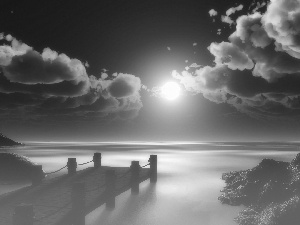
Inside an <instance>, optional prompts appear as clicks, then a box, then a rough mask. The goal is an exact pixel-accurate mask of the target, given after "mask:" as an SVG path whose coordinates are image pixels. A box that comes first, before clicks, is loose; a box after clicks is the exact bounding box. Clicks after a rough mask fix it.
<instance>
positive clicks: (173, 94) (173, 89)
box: [161, 82, 181, 100]
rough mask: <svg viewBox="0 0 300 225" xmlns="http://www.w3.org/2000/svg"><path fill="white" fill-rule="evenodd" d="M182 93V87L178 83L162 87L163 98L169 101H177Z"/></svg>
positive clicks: (166, 84)
mask: <svg viewBox="0 0 300 225" xmlns="http://www.w3.org/2000/svg"><path fill="white" fill-rule="evenodd" d="M180 92H181V89H180V86H179V85H178V84H177V83H176V82H167V83H165V84H164V85H163V86H162V87H161V97H163V98H164V99H167V100H175V99H176V98H178V97H179V95H180Z"/></svg>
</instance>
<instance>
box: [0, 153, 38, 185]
mask: <svg viewBox="0 0 300 225" xmlns="http://www.w3.org/2000/svg"><path fill="white" fill-rule="evenodd" d="M35 165H36V164H35V163H33V162H32V161H30V159H28V158H27V157H25V156H21V155H18V154H15V153H0V180H1V181H16V180H30V179H31V173H32V170H33V167H34V166H35Z"/></svg>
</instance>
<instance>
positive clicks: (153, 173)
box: [149, 155, 157, 183]
mask: <svg viewBox="0 0 300 225" xmlns="http://www.w3.org/2000/svg"><path fill="white" fill-rule="evenodd" d="M149 162H150V183H156V182H157V155H150V159H149Z"/></svg>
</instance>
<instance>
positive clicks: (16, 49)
mask: <svg viewBox="0 0 300 225" xmlns="http://www.w3.org/2000/svg"><path fill="white" fill-rule="evenodd" d="M0 40H2V42H3V44H2V45H0V115H5V113H7V112H12V111H13V112H14V115H15V116H16V117H18V115H19V116H20V117H22V118H38V117H40V116H55V115H78V116H81V117H85V116H88V115H93V116H94V117H103V116H108V115H109V116H112V115H113V116H114V117H120V118H124V119H126V118H132V117H134V116H136V115H137V114H138V111H139V110H140V108H141V107H142V102H141V99H140V89H141V81H140V79H139V78H138V77H136V76H134V75H131V74H123V73H114V76H111V77H109V76H108V74H107V73H106V71H104V72H102V74H101V77H100V78H96V77H95V76H93V75H88V74H87V72H86V68H85V65H84V64H85V63H83V62H81V61H80V60H78V59H72V58H70V57H68V56H67V55H65V54H62V53H61V54H59V53H57V52H56V51H53V50H51V49H50V48H45V49H44V50H43V51H42V52H41V53H40V52H37V51H35V50H34V49H33V48H32V47H30V46H28V45H26V44H24V43H22V42H20V41H18V40H17V39H16V38H14V37H12V36H11V35H6V36H5V35H4V34H1V35H0Z"/></svg>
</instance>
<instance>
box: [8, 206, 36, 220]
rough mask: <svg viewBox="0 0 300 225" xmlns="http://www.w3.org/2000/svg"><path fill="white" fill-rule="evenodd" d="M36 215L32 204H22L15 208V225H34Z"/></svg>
mask: <svg viewBox="0 0 300 225" xmlns="http://www.w3.org/2000/svg"><path fill="white" fill-rule="evenodd" d="M33 220H34V213H33V205H32V204H24V203H22V204H20V205H18V206H17V207H16V208H15V213H14V215H13V225H33Z"/></svg>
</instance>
